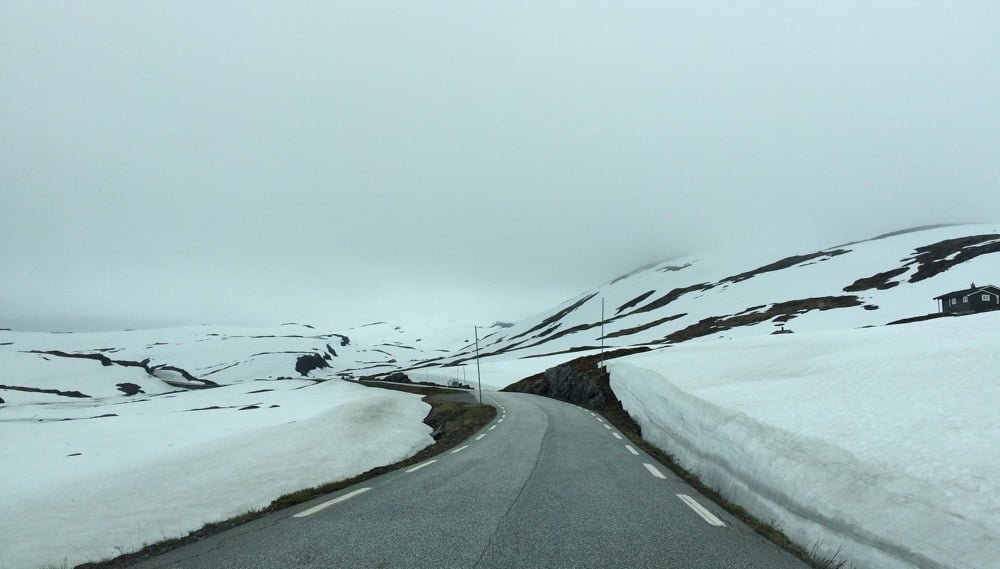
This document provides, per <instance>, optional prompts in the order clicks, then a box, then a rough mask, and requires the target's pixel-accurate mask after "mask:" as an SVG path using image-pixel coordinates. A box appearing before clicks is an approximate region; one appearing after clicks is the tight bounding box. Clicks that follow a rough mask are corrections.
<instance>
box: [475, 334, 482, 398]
mask: <svg viewBox="0 0 1000 569" xmlns="http://www.w3.org/2000/svg"><path fill="white" fill-rule="evenodd" d="M476 377H477V378H478V380H479V404H480V405H482V404H483V374H482V373H481V372H480V371H479V326H476Z"/></svg>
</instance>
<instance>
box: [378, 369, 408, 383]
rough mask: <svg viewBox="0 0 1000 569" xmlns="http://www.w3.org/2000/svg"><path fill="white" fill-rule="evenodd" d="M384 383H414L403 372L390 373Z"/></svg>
mask: <svg viewBox="0 0 1000 569" xmlns="http://www.w3.org/2000/svg"><path fill="white" fill-rule="evenodd" d="M382 381H391V382H393V383H413V381H412V380H411V379H410V378H409V376H407V375H406V374H405V373H403V372H401V371H397V372H393V373H390V374H389V375H387V376H385V377H383V378H382Z"/></svg>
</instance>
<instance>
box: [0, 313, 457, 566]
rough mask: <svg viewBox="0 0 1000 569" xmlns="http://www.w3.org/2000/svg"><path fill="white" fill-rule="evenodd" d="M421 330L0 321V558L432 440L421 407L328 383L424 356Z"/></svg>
mask: <svg viewBox="0 0 1000 569" xmlns="http://www.w3.org/2000/svg"><path fill="white" fill-rule="evenodd" d="M441 331H443V333H445V334H446V336H445V337H446V338H447V337H448V336H447V334H448V333H449V332H448V329H447V328H443V329H441ZM441 331H439V333H440V332H441ZM421 341H422V338H420V337H415V336H413V335H412V334H408V333H407V331H406V330H404V329H403V328H402V327H400V326H390V325H388V324H375V325H371V326H365V327H362V328H359V329H356V330H347V331H345V332H343V333H341V332H338V333H324V332H318V331H316V330H315V329H313V328H311V327H309V326H303V325H285V326H280V327H277V328H275V329H269V330H258V329H252V330H251V329H234V328H221V327H211V326H199V327H193V328H175V329H166V330H138V331H128V332H101V333H86V334H52V333H21V332H15V331H9V330H7V331H0V398H2V400H3V404H0V456H2V457H3V469H2V474H0V511H3V513H4V515H3V516H0V535H2V536H3V542H4V545H3V547H0V569H36V568H37V567H39V566H41V565H42V564H46V563H59V564H61V563H64V562H65V563H67V564H68V565H69V566H73V565H75V564H77V563H82V562H85V561H92V560H98V559H105V558H109V557H114V556H116V555H119V554H121V553H123V552H129V551H131V550H133V549H138V548H141V546H142V545H143V544H146V543H151V542H155V541H159V540H162V539H165V538H170V537H177V536H181V535H184V534H186V533H188V532H190V531H192V530H195V529H197V528H199V527H201V525H203V524H204V523H207V522H213V521H219V520H224V519H227V518H230V517H233V516H235V515H238V514H241V513H243V512H245V511H247V510H249V509H253V508H260V507H263V506H266V505H267V504H268V503H270V502H271V501H272V500H274V499H275V498H277V497H279V496H281V495H282V494H286V493H289V492H293V491H296V490H299V489H302V488H308V487H312V486H317V485H319V484H323V483H326V482H332V481H337V480H342V479H345V478H349V477H351V476H354V475H357V474H360V473H362V472H365V471H367V470H369V469H371V468H374V467H377V466H381V465H384V464H389V463H393V462H396V461H399V460H402V459H404V458H406V457H409V456H412V455H413V454H415V453H416V452H418V451H419V450H420V449H422V448H424V447H425V446H427V445H428V444H430V443H432V442H433V439H432V438H431V436H430V431H431V429H430V427H428V426H427V425H426V424H424V423H423V422H422V421H423V419H424V417H425V416H426V415H427V412H428V410H429V406H428V405H427V404H426V403H424V402H422V401H421V400H420V398H419V397H418V396H413V395H409V394H404V393H398V392H391V391H385V390H381V389H370V388H365V387H362V386H359V385H356V384H353V383H348V382H343V381H337V380H335V379H334V380H330V379H332V378H336V377H339V376H344V375H353V374H358V375H362V374H367V373H372V372H377V371H385V370H390V369H395V365H396V362H405V361H408V359H407V358H409V357H413V356H412V354H416V356H417V357H420V358H426V357H428V355H429V352H427V351H424V350H422V349H420V348H419V347H416V346H421V345H422V344H421ZM81 356H82V357H81ZM302 357H305V358H306V361H310V362H313V363H317V362H323V363H326V364H327V365H329V366H331V367H327V368H319V369H311V370H305V369H304V368H302V366H299V367H300V369H299V370H297V369H296V367H297V364H299V358H302ZM328 380H330V381H328Z"/></svg>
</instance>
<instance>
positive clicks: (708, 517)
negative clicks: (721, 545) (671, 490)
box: [677, 494, 726, 528]
mask: <svg viewBox="0 0 1000 569" xmlns="http://www.w3.org/2000/svg"><path fill="white" fill-rule="evenodd" d="M677 497H678V498H680V499H681V502H684V503H685V504H687V506H688V507H689V508H691V509H692V510H694V513H696V514H698V515H699V516H701V519H703V520H705V522H707V523H708V525H712V526H715V527H720V528H724V527H726V523H725V522H723V521H722V520H720V519H719V518H717V517H715V514H713V513H712V512H709V511H708V510H706V509H705V507H704V506H702V505H701V504H699V503H698V500H695V499H694V498H692V497H691V496H688V495H687V494H678V495H677Z"/></svg>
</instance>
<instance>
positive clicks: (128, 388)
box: [115, 383, 145, 395]
mask: <svg viewBox="0 0 1000 569" xmlns="http://www.w3.org/2000/svg"><path fill="white" fill-rule="evenodd" d="M115 387H117V388H118V391H121V392H122V393H124V394H125V395H136V394H138V393H145V391H143V390H142V388H141V387H139V386H138V385H136V384H134V383H117V384H115Z"/></svg>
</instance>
